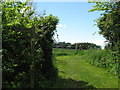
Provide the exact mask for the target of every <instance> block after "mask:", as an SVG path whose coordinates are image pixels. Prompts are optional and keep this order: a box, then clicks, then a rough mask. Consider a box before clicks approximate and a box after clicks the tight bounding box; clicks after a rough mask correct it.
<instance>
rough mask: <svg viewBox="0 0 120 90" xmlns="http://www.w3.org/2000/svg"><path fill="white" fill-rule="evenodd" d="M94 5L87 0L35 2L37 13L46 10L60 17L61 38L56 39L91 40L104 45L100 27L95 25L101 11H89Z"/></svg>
mask: <svg viewBox="0 0 120 90" xmlns="http://www.w3.org/2000/svg"><path fill="white" fill-rule="evenodd" d="M93 5H95V4H94V3H87V2H34V8H36V11H37V13H42V12H43V11H44V10H45V12H46V14H47V15H49V14H52V15H54V16H57V17H58V18H59V24H58V25H57V33H58V35H59V40H58V39H56V41H60V42H63V41H65V42H70V43H76V42H90V43H95V44H97V45H101V46H104V41H105V39H104V38H103V36H102V35H99V34H98V31H99V29H98V27H97V26H93V25H94V24H95V22H94V20H95V19H97V18H99V17H100V13H101V12H98V11H95V12H88V10H90V9H92V8H93V7H92V6H93ZM94 33H95V34H94ZM93 34H94V35H93ZM55 38H56V36H55Z"/></svg>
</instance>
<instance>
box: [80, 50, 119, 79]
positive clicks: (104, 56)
mask: <svg viewBox="0 0 120 90" xmlns="http://www.w3.org/2000/svg"><path fill="white" fill-rule="evenodd" d="M91 52H92V53H91ZM82 58H83V59H84V60H86V61H87V62H89V63H90V64H92V65H94V66H97V67H101V68H104V69H107V71H108V72H110V73H112V74H113V75H115V76H117V77H118V75H119V73H118V72H119V71H118V66H119V65H118V60H115V59H114V57H113V56H112V53H111V51H110V50H85V51H84V53H82Z"/></svg>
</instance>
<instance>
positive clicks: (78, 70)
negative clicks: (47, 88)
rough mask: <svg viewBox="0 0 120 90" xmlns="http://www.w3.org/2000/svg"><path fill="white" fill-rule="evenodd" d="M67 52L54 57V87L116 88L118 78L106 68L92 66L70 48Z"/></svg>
mask: <svg viewBox="0 0 120 90" xmlns="http://www.w3.org/2000/svg"><path fill="white" fill-rule="evenodd" d="M54 53H55V52H54ZM66 53H67V50H66ZM68 53H71V54H70V55H65V56H57V57H56V58H57V59H56V61H55V66H56V67H57V68H58V70H59V72H58V74H59V78H58V79H57V82H56V83H55V84H54V85H53V87H54V88H94V87H96V88H118V79H117V78H116V77H115V76H113V75H112V74H110V73H108V72H107V70H105V69H103V68H98V67H96V66H92V65H91V64H89V63H87V62H86V61H85V60H83V59H82V58H81V56H80V55H74V53H73V52H72V51H70V50H69V51H68Z"/></svg>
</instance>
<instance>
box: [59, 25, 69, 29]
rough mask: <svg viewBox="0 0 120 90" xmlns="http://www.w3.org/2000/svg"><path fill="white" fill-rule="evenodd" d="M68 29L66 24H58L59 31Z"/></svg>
mask: <svg viewBox="0 0 120 90" xmlns="http://www.w3.org/2000/svg"><path fill="white" fill-rule="evenodd" d="M66 27H67V25H66V24H58V25H57V29H58V28H66Z"/></svg>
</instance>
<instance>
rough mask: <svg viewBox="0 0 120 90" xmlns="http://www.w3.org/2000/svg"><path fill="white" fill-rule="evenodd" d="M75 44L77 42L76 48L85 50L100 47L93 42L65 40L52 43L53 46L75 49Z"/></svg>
mask: <svg viewBox="0 0 120 90" xmlns="http://www.w3.org/2000/svg"><path fill="white" fill-rule="evenodd" d="M76 44H77V48H78V49H80V50H85V49H90V48H92V49H101V47H100V46H98V45H96V44H94V43H88V42H87V43H74V44H71V43H66V42H58V43H54V44H53V47H54V48H66V49H75V48H76Z"/></svg>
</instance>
